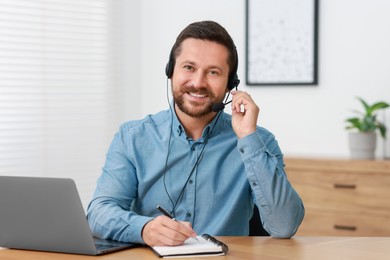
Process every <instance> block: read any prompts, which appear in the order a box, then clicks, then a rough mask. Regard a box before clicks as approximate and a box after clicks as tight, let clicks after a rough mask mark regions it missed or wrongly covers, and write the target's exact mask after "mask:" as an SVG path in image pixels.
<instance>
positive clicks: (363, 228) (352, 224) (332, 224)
mask: <svg viewBox="0 0 390 260" xmlns="http://www.w3.org/2000/svg"><path fill="white" fill-rule="evenodd" d="M285 163H286V172H287V176H288V179H289V180H290V182H291V183H292V185H293V186H294V188H295V189H296V191H297V192H298V193H299V195H300V196H301V198H302V200H303V203H304V205H305V209H306V212H305V218H304V221H303V223H302V225H301V227H300V229H299V230H298V232H297V235H301V236H302V235H308V236H390V161H357V160H327V159H298V158H285Z"/></svg>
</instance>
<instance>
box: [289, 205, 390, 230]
mask: <svg viewBox="0 0 390 260" xmlns="http://www.w3.org/2000/svg"><path fill="white" fill-rule="evenodd" d="M296 235H297V236H390V217H375V216H365V215H361V214H360V215H359V214H353V213H339V212H333V211H324V210H315V209H311V208H307V209H306V214H305V218H304V220H303V222H302V225H301V226H300V228H299V229H298V232H297V234H296Z"/></svg>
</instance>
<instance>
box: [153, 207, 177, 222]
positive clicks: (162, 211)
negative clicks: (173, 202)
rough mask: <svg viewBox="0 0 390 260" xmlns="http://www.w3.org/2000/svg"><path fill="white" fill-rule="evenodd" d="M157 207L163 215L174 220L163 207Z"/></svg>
mask: <svg viewBox="0 0 390 260" xmlns="http://www.w3.org/2000/svg"><path fill="white" fill-rule="evenodd" d="M157 209H158V210H159V211H160V212H161V213H162V214H164V215H165V216H167V217H168V218H170V219H172V220H176V219H175V218H174V217H173V216H172V215H171V214H169V212H168V211H166V210H165V209H164V208H163V207H161V206H160V205H157Z"/></svg>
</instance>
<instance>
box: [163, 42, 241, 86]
mask: <svg viewBox="0 0 390 260" xmlns="http://www.w3.org/2000/svg"><path fill="white" fill-rule="evenodd" d="M174 48H175V45H174V46H173V47H172V49H171V52H170V53H169V61H168V63H167V66H166V67H165V75H167V77H168V79H170V78H171V77H172V75H173V70H174V68H175V62H176V61H175V58H174V53H173V50H174ZM233 52H234V55H235V56H236V64H234V68H233V70H232V72H231V73H230V75H229V79H228V83H227V87H228V89H229V91H230V90H232V89H234V88H237V87H238V85H239V84H240V80H239V78H238V75H237V70H238V54H237V49H236V47H234V51H233Z"/></svg>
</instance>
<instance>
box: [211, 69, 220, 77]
mask: <svg viewBox="0 0 390 260" xmlns="http://www.w3.org/2000/svg"><path fill="white" fill-rule="evenodd" d="M209 74H210V75H212V76H219V75H220V74H221V73H220V72H219V71H218V70H210V71H209Z"/></svg>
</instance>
